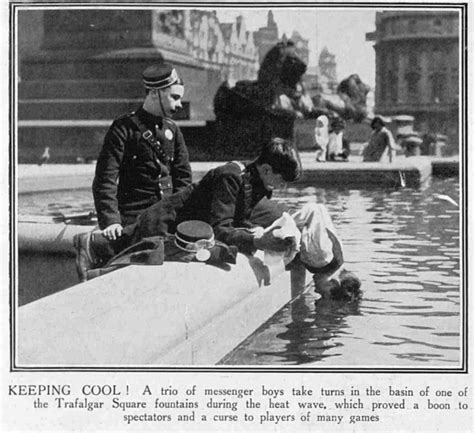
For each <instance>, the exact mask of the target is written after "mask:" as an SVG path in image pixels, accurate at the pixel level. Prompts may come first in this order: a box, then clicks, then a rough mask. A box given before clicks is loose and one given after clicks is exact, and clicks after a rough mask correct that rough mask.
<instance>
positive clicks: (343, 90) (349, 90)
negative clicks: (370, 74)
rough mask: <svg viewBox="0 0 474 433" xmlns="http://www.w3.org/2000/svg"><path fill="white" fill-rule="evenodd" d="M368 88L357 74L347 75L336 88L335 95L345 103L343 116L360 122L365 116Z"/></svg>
mask: <svg viewBox="0 0 474 433" xmlns="http://www.w3.org/2000/svg"><path fill="white" fill-rule="evenodd" d="M369 91H370V87H369V86H368V85H367V84H365V83H364V82H363V81H362V80H361V79H360V77H359V75H357V74H352V75H349V77H347V78H346V79H345V80H342V81H341V82H340V83H339V86H338V87H337V93H338V94H339V96H340V97H341V99H342V100H343V101H344V103H345V116H344V117H346V118H352V119H354V120H355V121H361V120H363V119H364V118H365V117H366V116H367V94H368V93H369Z"/></svg>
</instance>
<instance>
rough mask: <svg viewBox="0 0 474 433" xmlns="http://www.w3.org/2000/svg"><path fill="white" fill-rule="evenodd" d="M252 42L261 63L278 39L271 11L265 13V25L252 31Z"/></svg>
mask: <svg viewBox="0 0 474 433" xmlns="http://www.w3.org/2000/svg"><path fill="white" fill-rule="evenodd" d="M253 38H254V43H255V46H256V47H257V50H258V61H259V63H262V61H263V59H264V57H265V56H266V54H267V53H268V52H269V51H270V49H271V48H272V47H273V46H275V44H276V43H277V42H278V41H279V37H278V26H277V24H276V22H275V19H274V17H273V12H272V11H269V12H268V15H267V25H266V26H265V27H260V28H259V29H258V30H257V31H256V32H254V33H253Z"/></svg>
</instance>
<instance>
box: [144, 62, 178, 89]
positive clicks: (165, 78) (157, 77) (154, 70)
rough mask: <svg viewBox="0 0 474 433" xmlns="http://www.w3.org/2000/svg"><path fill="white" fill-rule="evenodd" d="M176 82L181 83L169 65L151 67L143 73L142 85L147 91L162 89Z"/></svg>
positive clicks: (160, 64) (174, 70)
mask: <svg viewBox="0 0 474 433" xmlns="http://www.w3.org/2000/svg"><path fill="white" fill-rule="evenodd" d="M178 82H182V81H181V80H180V78H179V76H178V73H177V72H176V69H174V68H173V66H171V65H170V64H169V63H158V64H155V65H151V66H148V67H147V68H146V69H145V70H144V71H143V84H144V85H145V88H147V89H164V88H165V87H169V86H172V85H173V84H176V83H178Z"/></svg>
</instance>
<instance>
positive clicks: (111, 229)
mask: <svg viewBox="0 0 474 433" xmlns="http://www.w3.org/2000/svg"><path fill="white" fill-rule="evenodd" d="M122 231H123V227H122V224H111V225H109V226H108V227H106V228H105V229H104V230H102V234H103V235H104V236H105V237H106V238H107V239H108V240H109V241H115V240H117V239H118V238H119V237H120V236H122Z"/></svg>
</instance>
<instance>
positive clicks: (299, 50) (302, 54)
mask: <svg viewBox="0 0 474 433" xmlns="http://www.w3.org/2000/svg"><path fill="white" fill-rule="evenodd" d="M281 40H282V41H283V42H286V41H288V40H291V41H292V42H293V43H294V44H295V48H296V54H297V55H298V57H299V58H300V59H301V60H303V62H305V63H306V64H308V62H309V48H308V45H309V41H308V39H304V38H303V37H302V36H301V35H300V34H299V33H298V32H297V31H293V33H292V34H291V38H287V36H286V34H284V35H283V36H282V37H281Z"/></svg>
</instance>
